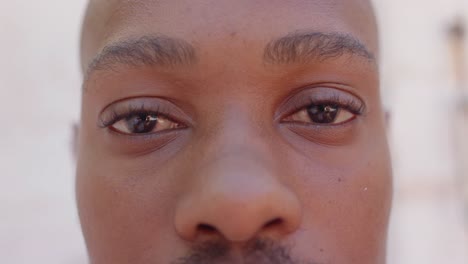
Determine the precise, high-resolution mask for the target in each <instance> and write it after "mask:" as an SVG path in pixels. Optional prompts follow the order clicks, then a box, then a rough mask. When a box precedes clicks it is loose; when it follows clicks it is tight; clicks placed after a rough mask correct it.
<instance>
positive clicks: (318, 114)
mask: <svg viewBox="0 0 468 264" xmlns="http://www.w3.org/2000/svg"><path fill="white" fill-rule="evenodd" d="M355 116H356V115H355V114H353V113H351V112H350V111H348V110H346V109H343V108H342V107H340V106H338V105H334V104H312V105H309V106H307V107H306V108H303V109H301V110H300V111H298V112H295V113H294V114H292V115H290V116H288V117H287V118H286V119H285V121H288V122H299V123H312V124H322V125H336V124H341V123H345V122H347V121H350V120H351V119H353V118H354V117H355Z"/></svg>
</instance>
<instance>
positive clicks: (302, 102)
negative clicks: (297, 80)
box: [275, 86, 367, 123]
mask: <svg viewBox="0 0 468 264" xmlns="http://www.w3.org/2000/svg"><path fill="white" fill-rule="evenodd" d="M327 103H328V104H336V105H338V106H340V107H341V108H343V109H345V110H348V111H350V112H351V113H353V114H355V115H358V116H359V115H365V113H366V112H367V106H366V104H365V102H364V100H362V99H361V98H360V97H359V96H357V95H355V94H353V93H351V92H349V91H345V90H343V89H338V88H333V87H324V86H319V87H306V88H304V89H301V90H300V91H299V92H297V93H295V94H293V95H291V96H289V97H288V98H287V99H286V100H285V101H284V102H283V103H282V104H281V105H280V107H279V108H278V111H277V114H276V115H275V120H276V121H277V122H280V123H281V122H282V120H283V119H284V118H286V117H288V116H289V115H292V114H294V113H296V112H298V111H300V110H302V109H304V108H306V107H308V106H310V105H312V104H327Z"/></svg>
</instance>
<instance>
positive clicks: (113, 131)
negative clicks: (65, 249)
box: [77, 0, 391, 264]
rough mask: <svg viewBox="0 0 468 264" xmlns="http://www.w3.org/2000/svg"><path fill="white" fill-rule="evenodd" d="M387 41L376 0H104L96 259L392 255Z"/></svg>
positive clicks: (86, 153)
mask: <svg viewBox="0 0 468 264" xmlns="http://www.w3.org/2000/svg"><path fill="white" fill-rule="evenodd" d="M377 54H378V45H377V37H376V29H375V24H374V20H373V16H372V11H371V9H370V7H369V4H368V3H367V1H359V0H353V1H350V0H334V1H330V0H326V1H325V0H323V1H320V0H309V1H305V0H303V1H300V0H297V1H272V0H268V1H267V0H259V1H251V0H236V1H229V0H203V1H202V0H200V1H193V0H190V1H189V0H179V1H93V3H92V4H91V6H90V9H89V14H88V18H87V22H86V23H85V28H84V39H83V50H82V59H83V64H84V68H85V69H87V75H86V76H85V79H84V85H83V104H82V119H81V125H80V132H79V147H78V170H77V198H78V207H79V213H80V219H81V223H82V227H83V232H84V236H85V239H86V243H87V247H88V251H89V254H90V259H91V263H93V264H109V263H112V264H124V263H132V264H137V263H138V264H147V263H148V264H149V263H151V264H154V263H181V264H189V263H286V264H287V263H314V264H315V263H318V264H322V263H324V264H325V263H327V264H328V263H330V264H332V263H336V264H349V263H356V264H376V263H385V246H386V245H385V244H386V243H385V242H386V231H387V224H388V216H389V210H390V200H391V169H390V162H389V156H388V147H387V141H386V135H385V120H384V114H383V111H382V107H381V102H380V99H379V97H380V95H379V77H378V66H377V64H378V62H377V57H376V56H377ZM88 62H91V63H90V67H89V68H86V67H87V64H88Z"/></svg>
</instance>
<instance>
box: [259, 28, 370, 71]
mask: <svg viewBox="0 0 468 264" xmlns="http://www.w3.org/2000/svg"><path fill="white" fill-rule="evenodd" d="M344 55H351V56H358V57H361V58H364V59H366V60H369V61H375V56H374V54H373V53H372V52H370V51H369V49H368V48H367V47H366V46H365V45H364V44H363V43H362V42H361V41H359V40H358V39H357V38H355V37H353V36H352V35H349V34H344V33H322V32H305V33H304V32H295V33H292V34H289V35H287V36H284V37H281V38H278V39H275V40H272V41H271V42H269V43H268V44H267V45H266V47H265V51H264V56H263V58H264V61H265V62H266V63H269V64H288V63H304V62H309V61H324V60H327V59H332V58H337V57H341V56H344Z"/></svg>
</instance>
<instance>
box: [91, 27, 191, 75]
mask: <svg viewBox="0 0 468 264" xmlns="http://www.w3.org/2000/svg"><path fill="white" fill-rule="evenodd" d="M196 61H197V57H196V53H195V48H194V47H193V46H192V45H191V44H190V43H188V42H186V41H184V40H181V39H176V38H170V37H166V36H144V37H141V38H138V39H129V40H125V41H118V42H115V43H112V44H109V45H107V46H105V47H104V48H103V49H102V51H101V52H100V53H99V54H98V55H97V56H96V57H95V58H94V59H93V60H92V62H91V63H90V64H89V66H88V69H87V71H86V73H87V75H89V74H90V73H91V72H93V71H96V70H103V69H112V67H113V66H114V65H116V64H126V65H131V66H145V65H149V66H163V67H164V66H166V67H173V66H180V65H191V64H194V63H196Z"/></svg>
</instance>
